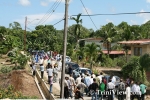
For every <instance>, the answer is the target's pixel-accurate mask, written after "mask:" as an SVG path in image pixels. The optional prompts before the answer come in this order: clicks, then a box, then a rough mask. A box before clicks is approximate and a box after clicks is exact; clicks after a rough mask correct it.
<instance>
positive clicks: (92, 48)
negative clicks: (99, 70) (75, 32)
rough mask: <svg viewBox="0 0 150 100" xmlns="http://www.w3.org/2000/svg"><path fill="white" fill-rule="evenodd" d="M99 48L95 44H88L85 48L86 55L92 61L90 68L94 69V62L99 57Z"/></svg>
mask: <svg viewBox="0 0 150 100" xmlns="http://www.w3.org/2000/svg"><path fill="white" fill-rule="evenodd" d="M98 51H99V50H98V46H97V45H96V44H95V43H92V44H87V45H86V46H85V54H86V57H87V58H88V59H89V61H90V68H91V69H92V67H93V61H95V60H96V58H97V56H98V53H99V52H98Z"/></svg>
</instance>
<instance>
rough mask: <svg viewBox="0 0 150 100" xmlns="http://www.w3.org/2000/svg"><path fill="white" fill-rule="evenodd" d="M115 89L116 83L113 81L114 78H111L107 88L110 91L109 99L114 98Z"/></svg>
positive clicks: (112, 99)
mask: <svg viewBox="0 0 150 100" xmlns="http://www.w3.org/2000/svg"><path fill="white" fill-rule="evenodd" d="M114 89H115V85H114V83H113V82H112V80H111V79H110V80H109V83H108V84H107V90H108V91H109V94H108V100H114V97H113V95H114V94H113V93H114V92H113V91H114Z"/></svg>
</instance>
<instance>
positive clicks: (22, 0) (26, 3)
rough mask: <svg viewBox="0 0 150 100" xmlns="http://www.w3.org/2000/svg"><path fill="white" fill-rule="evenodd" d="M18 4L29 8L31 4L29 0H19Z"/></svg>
mask: <svg viewBox="0 0 150 100" xmlns="http://www.w3.org/2000/svg"><path fill="white" fill-rule="evenodd" d="M19 4H21V5H23V6H29V5H30V4H31V3H30V1H29V0H19Z"/></svg>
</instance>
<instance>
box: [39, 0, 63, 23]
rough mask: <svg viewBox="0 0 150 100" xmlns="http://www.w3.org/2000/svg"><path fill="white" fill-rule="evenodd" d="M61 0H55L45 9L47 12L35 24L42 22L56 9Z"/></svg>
mask: <svg viewBox="0 0 150 100" xmlns="http://www.w3.org/2000/svg"><path fill="white" fill-rule="evenodd" d="M61 1H62V0H57V1H56V2H55V3H54V4H53V5H52V7H51V8H50V9H49V10H48V11H47V13H46V14H45V15H44V16H43V17H42V19H41V20H40V21H39V22H38V24H37V25H39V24H40V23H41V24H43V23H44V22H45V21H46V20H47V19H48V18H49V17H50V16H51V15H52V14H53V13H54V12H55V10H56V9H57V7H58V6H59V4H60V3H61Z"/></svg>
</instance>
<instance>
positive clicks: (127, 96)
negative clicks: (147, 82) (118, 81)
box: [126, 84, 131, 100]
mask: <svg viewBox="0 0 150 100" xmlns="http://www.w3.org/2000/svg"><path fill="white" fill-rule="evenodd" d="M130 96H131V88H130V85H129V84H127V87H126V100H130Z"/></svg>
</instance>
